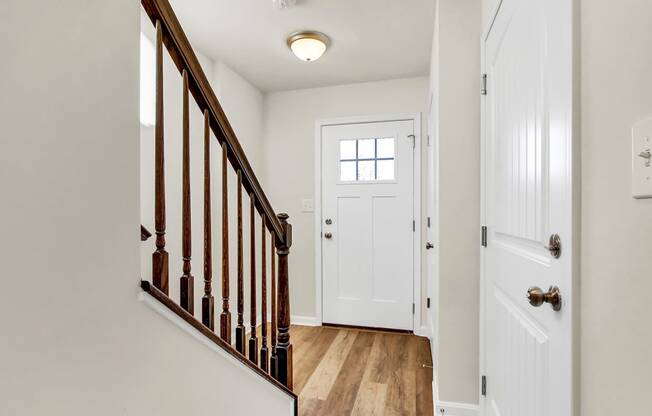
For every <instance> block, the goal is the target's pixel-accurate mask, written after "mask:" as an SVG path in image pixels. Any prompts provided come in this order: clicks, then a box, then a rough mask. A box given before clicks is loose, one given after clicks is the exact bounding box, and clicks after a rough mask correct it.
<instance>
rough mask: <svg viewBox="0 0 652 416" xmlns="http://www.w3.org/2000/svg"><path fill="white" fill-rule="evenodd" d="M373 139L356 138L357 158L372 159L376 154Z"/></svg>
mask: <svg viewBox="0 0 652 416" xmlns="http://www.w3.org/2000/svg"><path fill="white" fill-rule="evenodd" d="M374 144H375V140H374V139H361V140H358V159H373V158H374V157H375V154H376V150H375V149H374V147H375V146H374Z"/></svg>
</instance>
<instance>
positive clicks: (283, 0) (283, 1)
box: [272, 0, 297, 10]
mask: <svg viewBox="0 0 652 416" xmlns="http://www.w3.org/2000/svg"><path fill="white" fill-rule="evenodd" d="M272 3H274V6H275V7H276V8H277V9H279V10H283V9H288V8H290V7H292V6H294V5H295V4H297V0H272Z"/></svg>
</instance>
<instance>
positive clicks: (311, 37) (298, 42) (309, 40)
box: [287, 30, 330, 62]
mask: <svg viewBox="0 0 652 416" xmlns="http://www.w3.org/2000/svg"><path fill="white" fill-rule="evenodd" d="M287 44H288V47H289V48H290V50H292V53H294V55H295V56H296V57H297V58H299V59H301V60H302V61H306V62H312V61H316V60H317V59H319V58H320V57H321V56H322V55H323V54H324V52H326V49H327V48H328V46H329V44H330V39H329V38H328V36H326V35H324V34H323V33H321V32H316V31H314V30H305V31H301V32H294V33H292V34H291V35H290V36H288V40H287Z"/></svg>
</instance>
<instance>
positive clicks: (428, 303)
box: [426, 298, 430, 309]
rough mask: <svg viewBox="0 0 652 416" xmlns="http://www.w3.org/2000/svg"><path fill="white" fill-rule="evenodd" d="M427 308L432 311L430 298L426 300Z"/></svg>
mask: <svg viewBox="0 0 652 416" xmlns="http://www.w3.org/2000/svg"><path fill="white" fill-rule="evenodd" d="M426 308H428V309H430V298H426Z"/></svg>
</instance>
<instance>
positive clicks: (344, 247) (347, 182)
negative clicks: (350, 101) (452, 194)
mask: <svg viewBox="0 0 652 416" xmlns="http://www.w3.org/2000/svg"><path fill="white" fill-rule="evenodd" d="M413 135H414V121H413V120H405V121H388V122H376V123H358V124H341V125H329V126H324V127H323V128H322V192H323V193H322V218H321V221H322V227H321V229H322V237H323V238H322V268H323V270H322V284H323V311H322V312H323V321H324V323H332V324H343V325H355V326H366V327H377V328H394V329H406V330H412V329H413V324H412V316H413V268H414V267H413V254H414V247H413V240H414V238H413V236H414V234H413V233H414V228H413V227H414V224H413V220H414V216H413V199H414V189H413V184H414V178H413V166H414V139H415V138H414V136H413Z"/></svg>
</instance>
